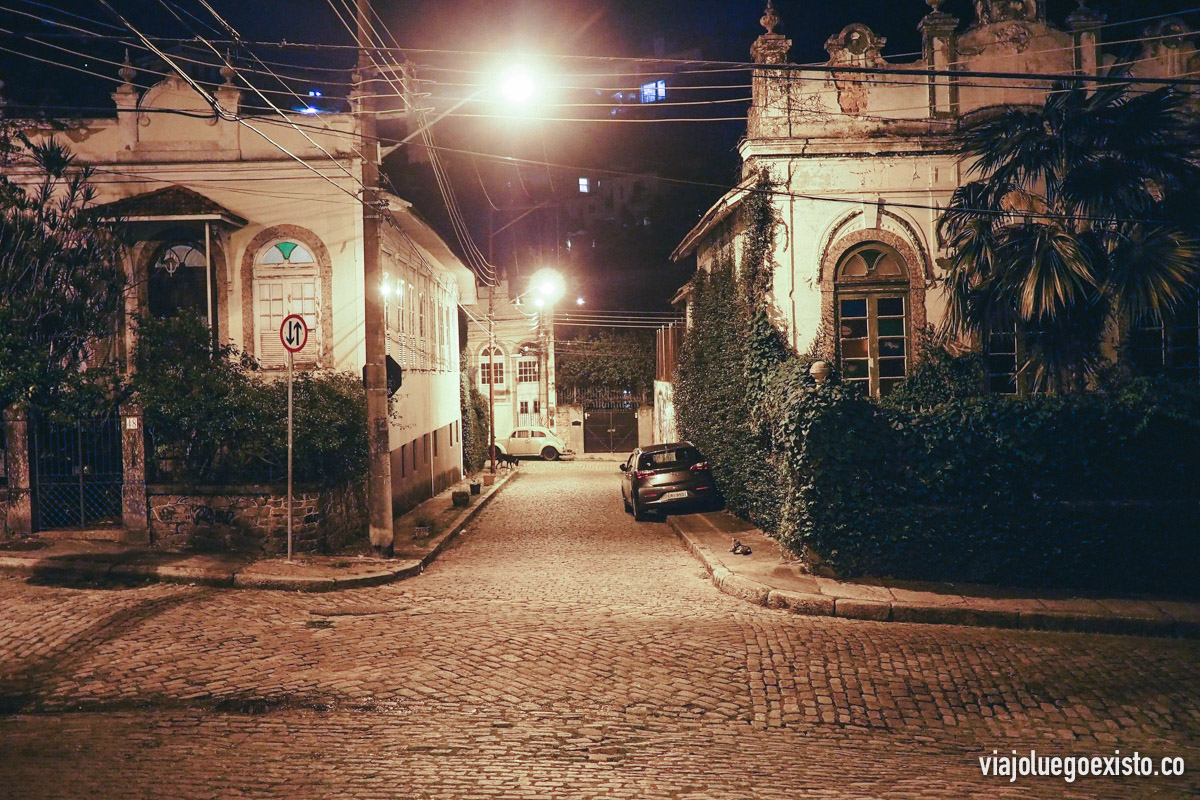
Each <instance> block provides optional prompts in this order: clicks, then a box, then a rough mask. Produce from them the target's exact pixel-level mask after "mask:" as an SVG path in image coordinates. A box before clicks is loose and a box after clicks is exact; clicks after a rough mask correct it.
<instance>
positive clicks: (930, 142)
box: [674, 0, 1200, 396]
mask: <svg viewBox="0 0 1200 800" xmlns="http://www.w3.org/2000/svg"><path fill="white" fill-rule="evenodd" d="M929 4H930V5H931V6H933V9H934V10H933V11H932V13H930V14H928V15H927V16H925V17H924V19H922V20H921V23H920V33H921V37H922V42H923V45H922V55H921V57H920V58H918V59H916V60H915V61H907V62H903V63H897V62H893V61H889V60H888V59H887V58H886V57H885V56H884V55H883V47H884V44H885V42H886V40H885V39H884V38H883V37H882V36H879V35H878V34H876V33H875V32H874V31H872V30H870V29H869V28H867V27H866V26H864V25H860V24H850V25H847V26H846V27H845V28H843V29H842V30H841V31H840V32H838V33H835V34H834V35H833V36H831V37H829V39H828V41H827V42H826V44H825V47H826V50H827V51H828V53H829V60H828V61H827V62H826V63H825V64H824V65H817V67H818V68H817V69H811V70H800V69H794V68H793V67H794V65H791V64H789V63H788V51H789V49H790V47H791V42H790V41H789V40H788V39H787V37H786V36H784V35H783V34H780V33H776V32H775V28H776V27H777V26H778V25H779V18H778V16H777V15H776V13H775V9H774V4H773V3H770V4H768V8H767V12H766V15H765V16H764V17H763V18H762V24H763V26H764V27H766V28H767V33H765V34H763V35H762V36H760V37H759V38H758V39H757V40H756V41H755V42H754V44H753V46H752V48H751V53H752V55H753V58H754V62H755V64H756V69H755V70H754V76H753V101H752V105H751V107H750V110H749V119H748V124H747V130H746V136H745V138H744V139H743V140H742V142H741V144H740V145H739V148H740V153H741V157H742V165H743V166H742V172H743V182H742V183H741V184H740V186H739V187H736V188H734V189H733V190H732V191H730V192H729V193H727V194H726V195H725V196H724V197H722V198H721V199H720V200H719V201H718V202H717V203H716V204H715V205H714V206H713V207H712V208H711V209H710V210H709V211H708V212H707V213H706V214H705V215H704V217H703V218H702V219H701V220H700V222H699V223H698V224H697V225H696V227H695V228H694V229H693V230H692V231H691V232H690V233H689V234H688V235H687V236H686V237H685V239H684V240H683V242H682V243H681V244H680V245H679V247H678V248H677V249H676V251H675V254H674V258H675V259H676V260H679V259H683V258H687V257H691V256H693V255H694V257H695V259H696V262H697V266H698V268H699V269H704V270H706V269H709V268H710V267H711V266H712V264H713V262H714V260H715V259H717V258H720V257H723V254H724V253H732V254H734V256H735V257H736V255H737V254H738V252H739V250H740V247H739V246H738V243H739V241H740V238H739V237H740V234H741V231H740V223H739V222H738V219H737V218H738V215H737V213H736V209H737V207H738V204H739V202H740V201H741V200H742V199H743V198H744V197H745V196H746V188H747V187H748V186H750V185H752V184H753V183H754V181H755V180H756V178H757V176H758V175H759V174H760V173H761V172H762V171H766V172H767V173H768V174H769V176H770V178H771V179H772V180H773V181H774V183H775V184H776V188H777V191H778V193H777V194H775V195H774V196H773V203H774V207H775V209H774V210H775V212H776V215H777V219H778V221H779V223H780V225H779V227H778V229H777V236H776V243H777V244H776V250H775V252H774V258H775V262H776V264H777V269H776V272H775V275H774V288H773V293H772V301H773V304H774V307H775V310H776V312H777V314H778V319H779V320H780V322H781V323H782V324H781V327H782V328H783V329H785V331H786V333H787V336H788V337H789V339H790V341H791V344H792V345H793V346H794V347H795V349H796V350H797V351H798V352H805V351H806V350H808V349H809V348H810V346H811V345H812V343H813V341H814V338H815V337H817V336H818V334H819V332H820V331H822V330H824V331H829V332H831V333H832V337H831V338H832V339H833V341H832V342H830V344H831V345H832V346H833V350H834V353H835V354H836V358H837V360H838V367H839V368H840V371H841V374H842V376H843V378H844V379H845V380H848V381H852V382H860V383H862V384H863V385H864V386H865V387H868V388H869V390H870V392H871V394H872V395H876V396H878V395H879V394H881V393H886V392H887V391H888V390H889V389H890V388H891V387H893V386H895V385H896V384H897V383H899V382H900V381H902V380H903V379H904V378H905V376H906V375H907V374H908V371H909V369H910V367H911V364H912V360H913V358H914V356H915V355H916V352H917V351H916V349H915V341H914V339H915V337H916V336H918V335H919V334H920V332H921V331H922V330H923V328H924V327H925V325H926V324H927V323H929V324H933V325H935V326H936V325H937V324H938V323H940V322H941V320H942V318H943V316H944V309H945V300H944V298H943V296H942V293H941V289H940V280H939V279H940V278H941V277H942V271H941V270H940V268H939V267H938V259H939V258H940V257H942V256H943V255H945V253H944V250H943V248H942V244H941V243H940V242H939V241H938V234H937V230H936V227H937V220H938V216H939V210H938V209H939V208H944V207H945V206H946V205H947V204H948V202H949V201H950V198H951V195H952V193H953V192H954V190H955V189H956V188H957V187H958V186H960V185H961V184H962V183H963V182H964V181H965V180H966V178H965V173H966V171H967V167H968V164H966V163H964V161H963V160H962V158H961V157H960V156H959V155H958V154H957V153H956V152H955V150H954V148H953V147H952V145H951V142H950V136H951V134H952V133H954V131H955V130H956V129H957V128H958V127H959V124H960V123H961V122H964V121H969V120H970V119H972V118H974V117H977V116H978V115H980V114H981V113H986V112H987V110H988V109H994V108H996V107H1001V106H1012V105H1041V104H1042V103H1043V101H1044V100H1045V97H1046V93H1047V91H1049V90H1050V89H1051V86H1052V84H1051V82H1050V81H1047V80H1045V79H1041V80H1032V79H1029V80H1020V79H1003V80H1002V79H999V78H986V79H985V78H980V77H977V76H976V77H970V76H962V77H960V76H958V75H956V74H955V73H956V72H965V73H975V74H976V75H977V74H978V73H991V74H997V73H1005V74H1011V73H1023V74H1028V73H1034V74H1043V75H1045V74H1056V75H1071V74H1080V73H1082V74H1095V73H1096V72H1097V71H1098V70H1100V69H1102V68H1103V67H1104V66H1105V65H1106V63H1108V61H1109V59H1110V57H1109V56H1105V55H1104V54H1103V53H1102V51H1101V32H1102V26H1103V24H1104V17H1103V16H1101V15H1099V14H1097V13H1095V12H1093V11H1091V10H1090V9H1088V8H1087V7H1086V6H1085V5H1083V4H1082V3H1081V5H1080V7H1079V8H1078V9H1077V10H1075V11H1074V12H1073V13H1072V14H1071V15H1070V16H1069V17H1068V18H1067V20H1066V22H1067V26H1066V29H1061V28H1058V27H1055V26H1054V25H1052V24H1050V23H1049V22H1048V21H1047V18H1046V12H1045V4H1044V2H1043V0H975V18H974V19H973V20H971V22H970V24H969V25H968V26H967V27H966V28H965V29H960V25H959V20H957V19H955V18H954V17H952V16H950V15H948V14H946V13H943V12H941V11H940V10H938V8H937V7H938V6H940V5H941V3H940V0H929ZM797 13H799V9H798V8H797ZM1138 41H1139V44H1138V46H1139V48H1140V51H1139V52H1137V53H1136V54H1135V55H1134V56H1133V57H1132V59H1131V63H1132V70H1131V74H1132V75H1134V76H1137V77H1141V78H1147V77H1149V78H1171V77H1181V76H1186V75H1195V74H1196V71H1197V69H1200V57H1198V55H1197V49H1196V46H1195V43H1194V40H1193V36H1192V34H1191V32H1190V31H1189V29H1188V28H1187V27H1186V26H1185V25H1184V23H1183V22H1182V21H1180V20H1177V19H1161V20H1157V21H1155V22H1154V23H1153V24H1152V25H1151V26H1150V27H1149V28H1148V29H1146V30H1145V31H1144V32H1143V34H1142V36H1141V37H1139V40H1138ZM839 68H842V69H843V70H845V69H866V70H868V71H867V72H852V71H849V72H848V71H839ZM874 68H886V70H885V71H884V72H882V73H871V72H869V70H871V69H874ZM1195 312H1196V309H1195V308H1194V307H1193V308H1191V309H1190V311H1188V310H1185V312H1184V316H1183V317H1182V318H1181V319H1179V320H1176V325H1175V327H1174V331H1175V332H1176V333H1180V332H1182V334H1183V335H1182V336H1178V337H1177V348H1176V349H1177V350H1178V352H1174V351H1171V352H1169V353H1168V355H1170V356H1172V357H1177V359H1178V360H1179V363H1190V364H1191V365H1192V369H1193V370H1194V369H1195V364H1196V360H1195V348H1196V333H1195V330H1196V315H1195ZM1189 314H1190V316H1189ZM1188 325H1190V326H1191V327H1190V329H1188ZM1189 330H1190V338H1189V334H1188V331H1189ZM1159 337H1160V339H1162V337H1163V332H1162V331H1161V330H1160V331H1159ZM1011 338H1012V337H1010V339H1011ZM1189 343H1190V345H1189ZM1188 346H1190V347H1191V350H1190V352H1185V351H1186V349H1187V347H1188ZM1168 349H1169V348H1168ZM1164 352H1167V351H1164ZM1001 355H1002V354H1001ZM1189 359H1190V361H1189ZM990 361H991V364H992V367H991V369H992V371H993V373H995V374H993V375H992V379H993V380H992V385H993V387H999V388H1000V389H1001V390H1003V389H1004V388H1005V387H1008V388H1010V389H1013V390H1015V387H1016V380H1015V371H1016V368H1017V359H1016V355H1015V351H1014V352H1013V353H1012V354H1011V357H1010V358H1008V359H1004V358H994V359H991V360H990Z"/></svg>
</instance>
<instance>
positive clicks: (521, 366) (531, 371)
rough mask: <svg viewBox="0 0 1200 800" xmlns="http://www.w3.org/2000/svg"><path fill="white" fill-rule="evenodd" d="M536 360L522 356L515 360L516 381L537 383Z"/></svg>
mask: <svg viewBox="0 0 1200 800" xmlns="http://www.w3.org/2000/svg"><path fill="white" fill-rule="evenodd" d="M537 380H538V362H537V360H536V359H533V358H523V359H521V360H520V361H518V362H517V383H537Z"/></svg>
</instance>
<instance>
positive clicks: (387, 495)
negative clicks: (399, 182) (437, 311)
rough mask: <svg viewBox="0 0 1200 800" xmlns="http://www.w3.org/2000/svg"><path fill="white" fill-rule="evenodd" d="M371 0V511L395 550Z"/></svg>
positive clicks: (367, 264)
mask: <svg viewBox="0 0 1200 800" xmlns="http://www.w3.org/2000/svg"><path fill="white" fill-rule="evenodd" d="M370 12H371V7H370V0H358V15H357V16H358V20H357V21H358V85H357V86H356V87H355V88H356V89H357V91H358V98H357V101H358V131H359V134H360V136H361V138H362V143H361V147H362V155H363V160H362V182H363V186H364V189H363V294H364V295H365V296H366V297H365V303H366V309H365V312H366V319H365V320H364V328H365V334H366V351H367V353H366V368H365V369H364V370H363V380H364V382H365V384H366V393H367V437H368V443H367V446H368V454H367V511H368V514H369V519H370V534H371V546H372V547H374V548H375V549H376V550H378V551H384V552H390V551H391V549H392V544H393V539H392V462H391V453H390V449H391V448H390V446H389V442H388V396H387V333H386V332H385V330H384V321H385V320H384V314H385V309H384V301H383V292H382V291H381V289H380V287H381V286H383V269H382V267H381V265H380V263H379V253H380V247H379V213H380V211H379V196H378V193H377V191H376V190H377V189H378V187H379V140H378V138H377V137H376V132H375V113H374V112H375V100H374V97H375V94H376V91H375V86H374V83H375V70H374V67H373V66H372V63H371V57H370V52H369V49H368V48H370V47H371V37H370V19H369V15H370Z"/></svg>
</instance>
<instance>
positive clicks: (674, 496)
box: [662, 492, 688, 500]
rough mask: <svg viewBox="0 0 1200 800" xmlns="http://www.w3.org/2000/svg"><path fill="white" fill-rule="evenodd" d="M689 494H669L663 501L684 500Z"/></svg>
mask: <svg viewBox="0 0 1200 800" xmlns="http://www.w3.org/2000/svg"><path fill="white" fill-rule="evenodd" d="M687 496H688V493H687V492H667V493H666V494H664V495H663V496H662V499H663V500H682V499H683V498H685V497H687Z"/></svg>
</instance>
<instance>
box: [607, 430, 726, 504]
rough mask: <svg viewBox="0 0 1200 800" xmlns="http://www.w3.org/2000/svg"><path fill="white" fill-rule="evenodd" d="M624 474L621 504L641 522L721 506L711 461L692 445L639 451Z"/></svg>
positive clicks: (684, 444) (629, 462) (673, 443)
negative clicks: (660, 515)
mask: <svg viewBox="0 0 1200 800" xmlns="http://www.w3.org/2000/svg"><path fill="white" fill-rule="evenodd" d="M621 471H622V472H624V473H625V475H624V479H623V480H622V481H621V500H622V502H624V503H625V510H626V511H627V512H630V511H631V512H633V518H634V519H636V520H638V521H641V520H645V519H647V518H648V517H649V515H650V514H652V513H662V512H665V511H668V510H678V509H683V508H693V509H701V508H712V507H715V506H717V505H718V504H719V502H720V501H719V500H718V498H717V485H716V483H715V482H714V481H713V477H712V473H711V472H709V470H708V461H707V459H705V458H704V456H703V454H701V452H700V451H699V450H698V449H696V446H695V445H693V444H692V443H690V442H672V443H671V444H653V445H650V446H648V447H639V448H638V449H637V450H634V451H633V454H632V455H630V456H629V460H628V461H626V462H625V463H624V464H622V465H621Z"/></svg>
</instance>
